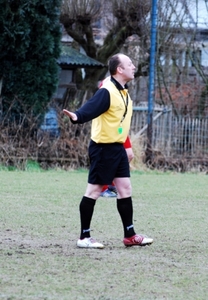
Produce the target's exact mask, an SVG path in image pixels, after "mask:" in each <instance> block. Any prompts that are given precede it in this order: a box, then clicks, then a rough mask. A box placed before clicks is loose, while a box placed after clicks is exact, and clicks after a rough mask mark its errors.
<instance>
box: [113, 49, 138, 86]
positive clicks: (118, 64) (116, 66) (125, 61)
mask: <svg viewBox="0 0 208 300" xmlns="http://www.w3.org/2000/svg"><path fill="white" fill-rule="evenodd" d="M108 67H109V72H110V74H111V76H113V77H115V79H117V80H118V81H119V82H120V83H121V84H123V83H124V84H125V83H126V82H128V81H130V80H132V79H134V73H135V69H136V67H135V66H134V64H133V63H132V61H131V59H130V58H129V57H128V56H126V55H124V54H122V53H118V54H115V55H113V56H112V57H111V58H110V59H109V62H108Z"/></svg>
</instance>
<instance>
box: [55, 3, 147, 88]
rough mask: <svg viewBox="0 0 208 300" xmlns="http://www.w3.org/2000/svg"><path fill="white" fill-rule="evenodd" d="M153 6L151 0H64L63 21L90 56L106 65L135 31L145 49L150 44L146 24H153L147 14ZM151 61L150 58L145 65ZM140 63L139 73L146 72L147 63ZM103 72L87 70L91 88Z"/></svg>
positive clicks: (87, 78) (61, 17) (87, 79)
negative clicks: (96, 31) (98, 24)
mask: <svg viewBox="0 0 208 300" xmlns="http://www.w3.org/2000/svg"><path fill="white" fill-rule="evenodd" d="M150 8H151V6H150V0H147V1H142V0H140V1H138V0H113V1H97V0H79V1H77V0H63V4H62V12H61V16H60V21H61V23H62V24H63V26H64V27H65V29H66V31H67V33H68V34H69V35H70V36H71V37H72V38H73V39H74V41H75V42H76V43H77V44H78V45H79V46H81V47H82V49H84V51H85V52H86V54H87V55H88V56H90V57H92V58H94V59H97V60H99V61H101V62H103V63H104V64H106V63H107V60H108V58H109V57H110V56H111V55H112V54H114V53H116V52H119V51H120V49H121V47H122V46H123V44H124V43H125V40H126V38H127V37H129V36H131V35H133V34H136V35H138V36H139V37H140V39H141V44H142V43H143V46H142V48H145V47H147V41H149V31H148V30H147V29H146V25H147V24H149V22H147V16H148V14H149V12H150ZM98 21H100V22H101V27H102V32H101V35H102V40H103V42H102V43H101V44H100V43H98V42H97V40H96V35H95V34H94V28H95V27H94V24H95V22H98ZM145 59H146V57H145ZM147 63H148V61H147V60H146V61H145V64H147ZM137 64H138V72H137V76H139V75H141V74H142V66H143V64H144V62H143V61H142V60H140V61H137ZM103 72H106V70H104V71H103V70H101V71H100V72H98V71H97V70H96V72H95V71H94V70H86V78H85V81H84V87H89V86H90V83H95V82H96V81H97V80H98V79H99V77H100V78H102V77H103V76H104V74H103ZM89 79H90V80H89Z"/></svg>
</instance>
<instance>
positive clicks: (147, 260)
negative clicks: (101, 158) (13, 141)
mask: <svg viewBox="0 0 208 300" xmlns="http://www.w3.org/2000/svg"><path fill="white" fill-rule="evenodd" d="M28 169H29V170H30V171H26V172H24V171H8V170H4V169H2V170H1V171H0V233H1V234H0V299H10V300H12V299H34V300H36V299H37V300H39V299H47V300H49V299H58V300H63V299H66V300H68V299H70V300H71V299H72V300H75V299H77V300H82V299H83V300H85V299H86V300H88V299H96V300H97V299H99V300H123V299H125V300H137V299H145V300H146V299H183V300H184V299H194V300H195V299H199V300H202V299H207V295H208V288H207V282H208V264H207V262H208V238H207V228H208V176H206V175H203V174H174V173H169V174H166V173H158V172H157V173H155V172H149V173H145V172H132V175H131V179H132V186H133V203H134V224H135V229H136V231H137V232H138V233H140V232H141V233H145V234H148V235H149V236H151V237H153V238H154V243H153V244H152V245H151V246H150V247H132V248H125V247H124V246H123V244H122V238H123V229H122V225H121V221H120V217H119V215H118V212H117V210H116V200H115V199H105V198H99V199H98V202H97V204H96V206H95V212H94V216H93V220H92V224H91V229H92V236H93V237H95V238H97V240H98V241H100V242H101V243H104V244H105V249H103V250H96V249H78V248H77V247H76V240H77V238H78V236H79V231H80V221H79V202H80V200H81V197H82V195H83V193H84V191H85V187H86V182H87V172H86V171H68V172H66V171H41V170H39V169H38V168H36V166H33V165H30V168H29V167H28Z"/></svg>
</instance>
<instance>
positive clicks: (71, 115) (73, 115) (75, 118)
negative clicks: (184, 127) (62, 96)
mask: <svg viewBox="0 0 208 300" xmlns="http://www.w3.org/2000/svg"><path fill="white" fill-rule="evenodd" d="M63 113H64V114H65V115H66V116H68V117H69V118H70V119H72V120H73V121H77V115H76V114H75V113H73V112H71V111H68V110H67V109H63Z"/></svg>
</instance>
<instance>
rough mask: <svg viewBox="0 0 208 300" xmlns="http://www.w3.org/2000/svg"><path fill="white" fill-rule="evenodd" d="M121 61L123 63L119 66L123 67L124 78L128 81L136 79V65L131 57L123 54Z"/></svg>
mask: <svg viewBox="0 0 208 300" xmlns="http://www.w3.org/2000/svg"><path fill="white" fill-rule="evenodd" d="M120 61H121V64H120V66H119V67H120V68H121V72H122V77H123V80H125V81H126V82H128V81H130V80H132V79H134V73H135V70H136V67H135V66H134V64H133V63H132V61H131V59H130V58H129V57H128V56H126V55H121V57H120Z"/></svg>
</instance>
